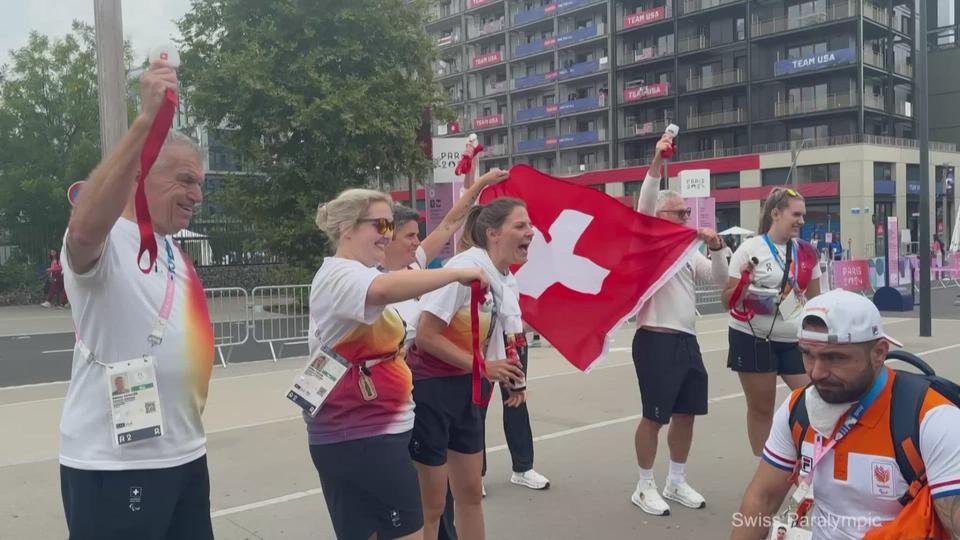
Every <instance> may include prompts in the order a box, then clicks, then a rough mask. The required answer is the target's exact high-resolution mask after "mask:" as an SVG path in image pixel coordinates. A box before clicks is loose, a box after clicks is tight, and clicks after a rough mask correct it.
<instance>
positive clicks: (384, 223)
mask: <svg viewBox="0 0 960 540" xmlns="http://www.w3.org/2000/svg"><path fill="white" fill-rule="evenodd" d="M357 223H373V225H374V227H376V228H377V232H378V233H380V234H382V235H384V236H386V235H388V234H393V230H394V223H393V220H390V219H387V218H363V219H358V220H357Z"/></svg>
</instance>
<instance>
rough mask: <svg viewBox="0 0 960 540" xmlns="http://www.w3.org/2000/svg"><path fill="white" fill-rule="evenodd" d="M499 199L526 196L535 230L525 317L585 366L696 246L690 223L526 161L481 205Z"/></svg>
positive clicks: (523, 298) (525, 277)
mask: <svg viewBox="0 0 960 540" xmlns="http://www.w3.org/2000/svg"><path fill="white" fill-rule="evenodd" d="M497 197H516V198H518V199H522V200H524V201H525V202H526V204H527V210H528V212H529V213H530V219H531V221H532V222H533V226H534V227H535V229H536V232H535V236H534V240H533V242H532V243H531V244H530V249H529V253H528V258H527V263H526V264H524V265H523V266H522V267H520V268H518V269H515V272H516V276H517V281H518V282H519V284H520V307H521V309H522V310H523V318H524V320H525V321H526V322H527V324H529V325H530V326H531V327H533V328H534V329H536V330H537V332H538V333H539V334H540V335H542V336H543V337H545V338H546V339H547V340H548V341H550V343H551V344H552V345H553V346H554V347H556V349H557V350H558V351H559V352H560V354H562V355H563V356H564V358H566V359H567V360H568V361H569V362H570V363H571V364H573V365H574V366H576V367H577V368H579V369H581V370H583V371H588V370H589V369H590V367H591V366H593V365H594V363H595V362H597V361H598V360H601V359H602V358H603V357H604V356H605V355H606V353H607V349H608V347H609V339H608V335H609V334H610V333H611V332H613V331H615V330H616V329H617V328H619V327H620V325H621V324H622V323H623V322H624V321H626V320H627V319H628V318H630V317H631V316H633V315H634V314H635V313H636V312H637V311H638V310H639V309H640V306H641V305H642V304H643V302H645V301H646V300H647V299H648V298H650V296H652V295H653V293H654V292H656V291H657V289H659V288H660V287H661V286H662V285H663V284H664V283H665V282H666V281H667V280H669V279H670V278H671V277H673V275H674V274H676V272H677V271H678V270H679V269H680V268H681V267H682V266H683V264H684V263H685V262H686V261H687V258H688V257H689V256H690V254H691V253H692V252H693V251H694V250H695V249H696V247H697V232H696V231H695V230H693V229H691V228H688V227H683V226H680V225H675V224H673V223H670V222H668V221H664V220H662V219H658V218H655V217H651V216H646V215H643V214H640V213H638V212H635V211H633V210H632V209H630V208H629V207H627V206H625V205H624V204H623V203H621V202H619V201H617V200H616V199H614V198H613V197H610V196H609V195H606V194H604V193H601V192H599V191H597V190H595V189H591V188H589V187H586V186H581V185H578V184H575V183H572V182H569V181H566V180H561V179H559V178H554V177H552V176H549V175H547V174H544V173H542V172H540V171H538V170H536V169H534V168H533V167H530V166H528V165H517V166H514V167H513V168H512V169H510V178H509V179H508V180H507V181H505V182H502V183H500V184H496V185H493V186H490V187H488V188H486V189H485V190H484V191H483V193H482V194H481V196H480V202H481V203H485V202H489V201H491V200H493V199H495V198H497Z"/></svg>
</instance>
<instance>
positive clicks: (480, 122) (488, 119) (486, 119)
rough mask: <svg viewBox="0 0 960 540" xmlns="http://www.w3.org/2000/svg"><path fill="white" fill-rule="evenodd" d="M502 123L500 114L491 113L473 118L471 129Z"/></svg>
mask: <svg viewBox="0 0 960 540" xmlns="http://www.w3.org/2000/svg"><path fill="white" fill-rule="evenodd" d="M501 125H503V115H502V114H492V115H490V116H481V117H479V118H474V119H473V129H484V128H489V127H495V126H501Z"/></svg>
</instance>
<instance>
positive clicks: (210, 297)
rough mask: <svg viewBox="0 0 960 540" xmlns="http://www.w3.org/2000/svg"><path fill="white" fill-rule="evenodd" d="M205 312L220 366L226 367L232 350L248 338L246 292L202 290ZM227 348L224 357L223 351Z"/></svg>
mask: <svg viewBox="0 0 960 540" xmlns="http://www.w3.org/2000/svg"><path fill="white" fill-rule="evenodd" d="M204 293H205V294H206V297H207V310H208V311H209V312H210V323H211V324H212V325H213V342H214V345H215V346H216V348H217V355H218V356H219V357H220V364H221V365H222V366H223V367H227V362H228V361H229V360H230V355H231V354H232V353H233V349H232V348H230V347H233V346H236V345H243V344H244V343H246V342H247V340H248V339H249V338H250V317H249V315H248V313H247V312H248V311H249V302H248V300H247V291H245V290H243V289H241V288H240V287H222V288H215V289H204ZM225 347H226V348H227V354H226V356H224V354H223V349H224V348H225Z"/></svg>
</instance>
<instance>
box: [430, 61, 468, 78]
mask: <svg viewBox="0 0 960 540" xmlns="http://www.w3.org/2000/svg"><path fill="white" fill-rule="evenodd" d="M435 71H436V74H437V77H439V78H443V77H449V76H450V75H456V74H457V73H463V65H462V64H460V63H459V62H454V63H449V64H440V63H438V64H437V65H436V70H435Z"/></svg>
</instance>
